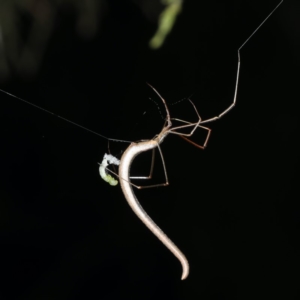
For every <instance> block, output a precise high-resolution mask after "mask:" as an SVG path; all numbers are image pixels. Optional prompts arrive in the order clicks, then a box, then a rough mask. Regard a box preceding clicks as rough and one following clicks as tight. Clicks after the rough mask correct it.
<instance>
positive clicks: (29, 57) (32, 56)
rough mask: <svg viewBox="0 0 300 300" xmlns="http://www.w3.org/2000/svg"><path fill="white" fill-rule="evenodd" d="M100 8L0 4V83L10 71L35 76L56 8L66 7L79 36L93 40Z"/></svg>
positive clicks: (7, 0) (96, 4)
mask: <svg viewBox="0 0 300 300" xmlns="http://www.w3.org/2000/svg"><path fill="white" fill-rule="evenodd" d="M101 4H102V0H0V80H1V79H2V80H3V79H7V78H8V77H9V76H10V74H11V72H12V70H13V71H14V72H16V73H17V74H19V75H22V76H26V77H27V76H32V75H34V74H35V73H36V72H37V70H38V68H39V65H40V62H41V60H42V58H43V55H44V52H45V49H46V47H47V44H48V41H49V39H50V37H51V34H52V32H53V30H54V25H55V20H56V18H57V14H58V11H59V9H60V8H66V7H70V9H71V10H72V11H73V12H74V13H75V15H76V30H77V32H78V34H79V35H81V36H82V37H84V38H91V37H93V36H94V35H95V33H96V32H97V30H98V27H99V26H98V22H99V14H100V10H101V6H102V5H101ZM24 20H25V21H24ZM24 23H25V25H24Z"/></svg>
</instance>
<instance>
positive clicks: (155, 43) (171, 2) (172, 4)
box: [149, 0, 182, 49]
mask: <svg viewBox="0 0 300 300" xmlns="http://www.w3.org/2000/svg"><path fill="white" fill-rule="evenodd" d="M162 3H163V4H164V5H166V8H165V9H164V10H163V12H162V13H161V14H160V16H159V21H158V28H157V31H156V33H155V35H154V36H153V37H152V39H151V40H150V42H149V45H150V47H151V48H152V49H158V48H160V47H161V46H162V44H163V43H164V41H165V39H166V37H167V35H168V34H169V33H170V31H171V30H172V28H173V26H174V23H175V21H176V18H177V16H178V14H179V13H180V12H181V8H182V0H162Z"/></svg>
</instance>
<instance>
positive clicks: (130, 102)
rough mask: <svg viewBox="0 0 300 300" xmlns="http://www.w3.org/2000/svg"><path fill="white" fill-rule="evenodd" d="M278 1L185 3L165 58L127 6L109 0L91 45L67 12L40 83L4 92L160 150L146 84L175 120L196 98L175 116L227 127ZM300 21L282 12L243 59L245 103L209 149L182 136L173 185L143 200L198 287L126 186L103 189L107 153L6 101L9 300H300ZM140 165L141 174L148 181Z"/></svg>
mask: <svg viewBox="0 0 300 300" xmlns="http://www.w3.org/2000/svg"><path fill="white" fill-rule="evenodd" d="M276 4H277V1H273V0H272V1H257V0H255V1H253V0H252V1H245V0H244V1H205V2H204V1H186V2H185V3H184V7H183V11H182V13H181V15H180V17H179V18H178V20H177V22H176V24H175V27H174V28H173V30H172V33H171V34H170V36H169V37H168V38H167V40H166V42H165V44H164V45H163V47H162V48H161V49H159V50H156V51H154V50H151V49H150V48H149V47H148V41H149V39H150V38H151V36H152V35H153V33H154V32H155V29H156V25H157V24H155V23H153V22H150V21H149V20H148V19H147V18H145V15H144V14H143V13H142V12H141V10H140V9H139V6H137V5H135V4H133V3H132V2H130V1H107V8H106V9H107V11H106V14H105V15H103V16H102V20H101V22H100V23H101V27H100V29H99V33H98V34H97V36H96V37H95V38H94V39H91V40H83V39H80V38H79V37H78V35H77V34H76V32H75V30H74V16H73V15H72V13H70V12H68V10H64V11H61V12H60V14H59V16H58V17H57V20H56V22H57V24H56V27H55V31H54V33H53V35H52V37H51V39H50V41H49V44H48V47H47V50H46V53H45V57H44V59H43V63H42V65H41V66H40V70H39V72H38V73H37V75H36V77H31V78H30V79H29V78H24V76H23V77H21V76H18V74H14V75H13V77H12V78H11V79H10V80H9V81H6V82H2V84H1V88H2V89H4V90H6V91H8V92H9V93H12V94H14V95H17V96H18V97H21V98H23V99H26V100H28V101H30V102H32V103H34V104H36V105H39V106H41V107H43V108H45V109H48V110H50V111H53V112H55V113H56V114H59V115H61V116H63V117H65V118H67V119H70V120H72V121H73V122H76V123H79V124H80V125H82V126H85V127H87V128H89V129H91V130H93V131H95V132H98V133H100V134H102V135H105V136H108V137H110V138H118V139H124V140H138V139H149V138H151V137H153V136H154V135H155V134H157V133H159V131H160V129H161V128H162V126H163V123H164V122H163V120H162V119H161V116H160V114H159V112H158V109H157V107H156V105H155V104H153V102H152V101H149V100H148V98H149V97H151V98H152V99H153V100H155V101H156V102H157V103H158V104H159V106H160V110H161V112H162V114H164V110H163V107H162V106H161V104H160V101H159V99H158V98H157V97H155V95H154V93H153V91H151V89H150V88H149V87H147V85H146V82H149V83H151V84H152V85H153V86H154V87H155V88H156V89H157V90H158V91H159V92H160V93H161V95H162V96H163V97H164V98H165V99H166V101H167V102H168V103H169V104H170V109H171V114H172V116H176V117H178V118H182V119H186V120H191V121H195V120H196V119H197V118H196V116H195V113H194V112H193V110H192V109H191V107H190V106H189V103H188V102H187V101H183V102H181V103H179V104H178V105H175V106H173V105H171V103H174V102H176V101H179V100H181V99H183V98H184V97H188V96H190V95H191V94H193V96H192V97H191V99H192V100H193V102H194V103H195V105H196V107H197V109H198V111H199V113H200V115H201V116H202V117H203V118H209V117H212V116H215V115H217V114H219V113H220V112H221V111H222V110H224V109H225V108H226V107H227V106H228V105H229V104H230V103H231V101H232V99H233V93H234V86H235V76H236V68H237V49H238V47H239V46H240V45H241V44H242V43H243V42H244V41H245V39H246V38H247V37H248V36H249V35H250V34H251V32H252V31H253V30H254V29H255V28H256V27H257V26H258V25H259V24H260V23H261V22H262V20H263V19H264V18H265V17H266V16H267V15H268V13H269V12H270V11H271V10H272V9H273V8H274V7H275V6H276ZM299 13H300V5H299V2H298V1H287V0H286V1H284V3H283V4H282V6H281V7H280V8H279V9H278V10H277V11H276V12H275V14H274V15H273V16H272V17H271V18H270V19H269V20H268V21H267V23H266V24H265V25H264V26H263V27H262V28H261V29H260V30H259V31H258V32H257V34H256V35H255V36H253V38H252V39H251V40H250V41H249V43H248V44H247V45H246V46H245V47H244V48H243V50H242V51H241V74H240V84H239V91H238V98H237V105H236V107H235V108H234V109H233V110H232V111H231V112H230V113H228V114H227V115H226V116H224V117H223V118H222V119H220V120H218V121H216V122H213V123H210V124H207V125H208V126H209V127H210V128H211V129H212V135H211V139H210V140H209V143H208V147H207V148H206V149H205V150H204V151H203V150H199V149H197V148H195V147H193V146H191V145H190V144H188V143H186V142H184V141H183V140H182V139H180V138H179V137H176V136H169V137H168V138H167V139H166V140H165V141H164V143H163V144H162V150H163V153H164V157H165V162H166V165H167V171H168V175H169V181H170V186H169V187H166V188H154V189H149V190H148V189H147V190H141V191H136V194H137V197H138V199H139V200H140V202H141V204H142V206H143V207H144V208H145V210H146V211H147V213H148V214H149V215H150V216H151V217H152V218H153V219H154V221H155V222H156V223H157V224H158V225H159V226H160V227H161V228H162V229H163V230H164V232H166V233H167V235H168V236H169V237H170V238H171V239H172V240H173V241H174V242H175V243H176V244H177V245H178V247H179V248H180V249H181V250H182V251H183V252H184V253H185V255H186V256H187V258H188V260H189V263H190V268H191V270H190V275H189V277H188V278H187V280H185V281H181V280H180V277H181V266H180V263H179V262H178V261H177V259H176V258H175V257H174V256H173V255H172V254H171V253H170V252H169V251H168V250H167V249H166V248H165V247H164V246H163V245H162V244H161V243H160V242H159V241H158V239H157V238H156V237H155V236H153V234H152V233H151V232H150V231H149V230H148V229H147V228H146V227H145V226H144V225H143V224H142V223H141V222H140V220H139V219H138V218H137V217H136V216H135V215H134V213H133V212H132V210H131V209H130V207H129V206H128V204H127V203H126V200H125V198H124V196H123V194H122V191H121V189H120V187H119V186H117V187H111V186H109V185H108V184H107V183H105V182H104V181H103V180H102V179H101V178H100V176H99V173H98V165H97V163H98V162H101V161H102V158H103V155H104V153H106V152H107V140H105V139H103V138H100V137H98V136H97V135H93V134H92V133H89V132H87V131H85V130H83V129H80V128H78V127H75V126H73V125H71V124H69V123H66V122H64V121H62V120H60V119H58V118H56V117H54V116H51V115H49V114H47V113H44V112H42V111H40V110H38V109H36V108H34V107H32V106H29V105H27V104H25V103H23V102H21V101H19V100H17V99H15V98H13V97H10V96H8V95H7V94H4V93H1V94H0V99H1V121H2V126H1V150H2V151H3V154H1V198H0V237H1V240H0V246H1V250H0V253H1V262H0V276H1V277H2V278H1V280H0V285H1V288H0V299H1V300H2V299H4V300H8V299H9V300H10V299H30V300H32V299H64V300H67V299H143V300H145V299H162V298H164V299H274V298H278V299H300V287H299V279H300V278H299V277H300V275H299V267H300V257H299V254H300V243H299V229H300V205H299V188H298V180H296V178H298V176H297V175H296V174H297V173H298V167H299V154H298V153H299V152H298V151H299V132H298V131H299V130H298V129H299V122H298V120H299V118H298V110H297V106H296V104H297V102H299V92H298V84H299V76H298V74H299V50H300V49H299V34H300V22H299V20H300V19H299ZM145 111H146V113H144V112H145ZM199 138H201V137H199ZM127 145H128V144H126V143H120V142H119V143H116V142H112V143H110V150H111V152H112V153H113V154H114V155H116V156H118V157H120V154H121V151H124V150H125V149H126V147H127ZM143 157H144V159H143ZM143 157H141V159H140V160H138V163H136V164H134V165H133V168H132V173H136V174H140V173H141V172H143V173H145V172H147V169H148V168H149V160H148V159H149V156H147V154H145V156H143ZM160 165H161V163H160V162H159V159H158V160H157V163H156V169H155V171H156V172H155V174H154V182H161V181H162V180H163V176H162V170H161V166H160ZM145 170H146V171H145ZM296 176H297V177H296Z"/></svg>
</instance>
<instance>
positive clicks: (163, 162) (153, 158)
mask: <svg viewBox="0 0 300 300" xmlns="http://www.w3.org/2000/svg"><path fill="white" fill-rule="evenodd" d="M157 148H158V151H159V153H160V157H161V160H162V164H163V169H164V175H165V180H166V181H165V182H164V183H158V184H152V185H145V186H140V185H137V184H134V183H132V182H131V181H128V180H126V179H124V178H122V180H125V181H126V182H128V183H129V184H131V185H132V186H134V187H135V188H137V189H139V190H141V189H146V188H153V187H159V186H168V185H169V179H168V173H167V169H166V164H165V160H164V157H163V154H162V151H161V148H160V146H159V144H157ZM154 160H155V149H153V150H152V159H151V167H150V173H149V176H130V179H146V180H147V179H151V178H152V174H153V169H154ZM106 170H107V171H109V172H110V173H112V174H114V175H115V176H117V177H118V178H120V176H119V175H118V174H117V173H115V172H113V171H112V170H109V169H108V168H106Z"/></svg>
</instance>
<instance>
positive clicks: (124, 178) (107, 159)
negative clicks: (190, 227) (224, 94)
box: [1, 0, 283, 280]
mask: <svg viewBox="0 0 300 300" xmlns="http://www.w3.org/2000/svg"><path fill="white" fill-rule="evenodd" d="M282 2H283V0H281V1H280V2H279V4H277V6H276V7H275V8H274V9H273V10H272V11H271V12H270V14H269V15H268V16H267V17H266V18H265V19H264V20H263V22H262V23H261V24H260V25H259V26H258V27H257V28H256V29H255V30H254V31H253V33H252V34H251V35H250V36H249V37H248V38H247V39H246V40H245V42H244V43H243V44H242V45H241V46H240V47H239V48H238V50H237V55H238V64H237V71H236V81H235V91H234V96H233V101H232V103H231V104H230V105H229V106H228V107H227V108H226V109H225V110H224V111H222V112H221V113H220V114H219V115H217V116H214V117H211V118H209V119H205V120H202V118H201V117H200V115H199V113H198V111H197V109H196V107H195V105H194V103H193V102H192V101H191V100H190V99H189V102H190V104H191V105H192V106H193V108H194V110H195V113H196V114H197V117H198V121H197V122H192V123H191V122H188V121H185V120H181V119H177V118H171V116H170V113H169V109H168V106H167V104H166V101H165V100H164V98H163V97H162V96H161V95H160V94H159V93H158V91H157V90H156V89H155V88H154V87H152V86H151V85H150V84H148V85H149V86H150V87H151V88H152V89H153V90H154V92H155V93H156V94H157V95H158V97H159V98H160V99H161V101H162V103H163V105H164V108H165V111H166V119H165V123H164V126H163V128H162V129H161V131H160V133H158V134H157V135H155V136H154V137H153V138H152V139H151V140H141V141H138V142H130V141H125V140H118V139H112V138H108V137H106V136H104V135H101V134H99V133H97V132H94V131H92V130H90V129H87V128H85V127H83V126H81V125H78V124H76V123H74V122H72V121H70V120H68V119H65V118H63V117H61V116H58V115H56V114H54V113H52V112H50V111H48V110H45V109H44V108H41V107H39V106H36V105H34V104H32V103H30V102H28V101H26V100H24V99H21V98H19V97H17V96H15V95H12V94H10V93H8V92H6V91H3V90H1V91H2V92H4V93H6V94H8V95H10V96H12V97H14V98H17V99H19V100H21V101H23V102H25V103H27V104H30V105H32V106H34V107H36V108H38V109H40V110H43V111H45V112H47V113H50V114H52V115H54V116H56V117H58V118H60V119H62V120H64V121H66V122H69V123H71V124H73V125H76V126H78V127H81V128H83V129H85V130H88V131H90V132H92V133H94V134H96V135H98V136H100V137H102V138H105V139H107V140H108V141H119V142H126V143H130V144H129V146H128V147H127V149H126V150H125V152H124V153H123V155H122V157H121V159H120V160H118V159H117V158H115V157H114V156H112V155H111V154H105V155H104V157H103V161H102V163H101V164H99V165H100V167H99V171H100V176H101V177H102V178H103V179H104V180H105V181H107V182H108V183H109V184H111V185H112V186H115V185H117V183H118V182H117V180H116V179H115V178H114V177H113V176H112V175H110V174H107V173H106V171H109V172H110V173H112V174H113V175H115V176H117V177H118V178H119V181H120V186H121V189H122V191H123V194H124V196H125V198H126V200H127V202H128V204H129V205H130V207H131V208H132V210H133V211H134V213H135V214H136V215H137V216H138V217H139V218H140V219H141V221H142V222H143V223H144V224H145V225H146V226H147V227H148V228H149V229H150V230H151V231H152V233H153V234H154V235H155V236H156V237H157V238H158V239H159V240H160V241H161V242H162V243H163V244H164V245H165V246H166V247H167V248H168V249H169V250H170V251H171V252H172V253H173V254H174V255H175V256H176V257H177V258H178V260H179V261H180V263H181V265H182V276H181V279H182V280H184V279H186V278H187V277H188V274H189V263H188V260H187V258H186V257H185V255H184V254H183V253H182V252H181V251H180V249H179V248H178V247H177V246H176V245H175V244H174V243H173V242H172V241H171V240H170V239H169V238H168V236H167V235H166V234H165V233H164V232H163V231H162V230H161V229H160V228H159V227H158V226H157V225H156V224H155V222H154V221H153V220H152V219H151V218H150V216H149V215H148V214H147V213H146V212H145V211H144V209H143V208H142V206H141V205H140V203H139V201H138V199H137V198H136V196H135V194H134V191H133V188H132V187H136V188H138V189H143V188H151V187H157V186H167V185H169V181H168V175H167V171H166V166H165V161H164V158H163V154H162V151H161V148H160V144H161V143H162V142H163V141H164V140H165V138H166V137H167V136H168V135H169V134H176V135H178V136H180V137H181V138H183V139H184V140H186V141H188V142H190V143H191V144H193V145H194V146H196V147H198V148H200V149H204V148H205V147H206V146H207V143H208V140H209V138H210V134H211V129H210V128H208V127H206V126H203V124H206V123H209V122H212V121H215V120H218V119H220V118H222V117H223V116H224V115H225V114H227V113H228V112H229V111H231V109H232V108H233V107H234V106H235V104H236V99H237V90H238V83H239V76H240V65H241V59H240V52H241V49H242V48H243V47H244V46H245V45H246V44H247V42H248V41H249V40H250V39H251V37H252V36H253V35H254V34H255V33H256V32H257V31H258V30H259V28H260V27H261V26H262V25H263V24H264V23H265V22H266V21H267V20H268V19H269V17H270V16H271V15H272V14H273V13H274V12H275V10H276V9H277V8H278V7H279V6H280V5H281V4H282ZM172 121H178V122H180V123H182V125H180V126H175V127H173V126H172ZM186 128H188V129H189V128H190V131H189V133H183V132H181V130H182V129H186ZM197 128H202V129H204V130H206V132H207V134H206V138H205V140H204V142H203V144H202V145H200V144H196V143H194V142H193V141H191V140H190V139H189V137H191V136H192V135H193V134H194V132H195V130H196V129H197ZM156 148H157V149H158V151H159V153H160V156H161V159H162V165H163V170H164V175H165V182H164V183H160V184H155V185H148V186H138V185H136V184H133V183H132V182H131V179H150V178H151V176H152V172H153V167H154V159H155V149H156ZM149 150H152V161H151V167H150V174H149V176H139V177H131V176H130V167H131V164H132V162H133V160H134V159H135V157H136V156H137V155H139V154H141V153H142V152H145V151H149ZM109 165H117V166H119V173H118V174H117V173H116V172H113V171H111V170H109V169H108V168H107V167H108V166H109Z"/></svg>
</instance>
